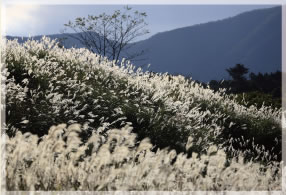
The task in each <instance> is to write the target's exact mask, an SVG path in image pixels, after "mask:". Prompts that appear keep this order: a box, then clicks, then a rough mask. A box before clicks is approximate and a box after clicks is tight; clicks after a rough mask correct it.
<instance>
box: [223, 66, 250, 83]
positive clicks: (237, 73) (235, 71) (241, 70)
mask: <svg viewBox="0 0 286 195" xmlns="http://www.w3.org/2000/svg"><path fill="white" fill-rule="evenodd" d="M226 71H227V72H228V74H229V75H230V76H231V77H232V80H234V81H242V80H246V77H245V74H247V73H248V68H246V67H244V65H243V64H236V65H235V67H233V68H228V69H226Z"/></svg>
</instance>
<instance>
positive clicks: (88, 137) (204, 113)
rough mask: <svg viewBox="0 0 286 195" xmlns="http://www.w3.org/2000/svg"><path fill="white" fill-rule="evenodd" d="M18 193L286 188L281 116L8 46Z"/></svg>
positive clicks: (176, 84) (47, 47)
mask: <svg viewBox="0 0 286 195" xmlns="http://www.w3.org/2000/svg"><path fill="white" fill-rule="evenodd" d="M1 57H2V58H3V59H5V64H6V66H5V69H3V70H2V79H3V81H4V82H5V89H4V88H3V89H4V90H3V92H4V93H5V97H6V125H5V128H6V136H7V137H6V141H7V144H6V151H7V154H6V171H7V173H6V186H7V188H8V189H9V190H33V189H37V190H251V189H256V190H279V189H281V169H280V165H279V162H280V160H281V110H280V109H273V108H271V107H266V106H262V107H260V108H257V107H255V106H250V107H246V106H244V105H241V104H239V103H238V102H237V100H236V98H235V97H234V96H233V95H227V94H225V92H224V91H223V90H219V91H217V92H214V91H213V90H211V89H209V88H203V87H202V86H201V85H200V84H198V83H196V82H194V81H190V80H188V79H185V78H184V77H183V76H172V75H167V74H155V73H150V72H143V71H141V70H140V69H135V67H134V66H133V65H131V64H129V62H125V61H122V62H121V64H120V65H118V64H116V63H115V62H114V61H108V60H107V59H105V58H103V57H101V56H98V55H96V54H94V53H91V52H89V51H88V50H86V49H65V48H60V47H58V45H57V43H56V41H54V40H50V39H48V38H43V39H42V40H41V42H37V41H32V40H30V41H27V42H25V43H24V44H19V43H18V42H17V40H14V41H7V42H6V48H5V51H3V56H1Z"/></svg>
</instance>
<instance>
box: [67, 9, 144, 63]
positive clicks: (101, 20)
mask: <svg viewBox="0 0 286 195" xmlns="http://www.w3.org/2000/svg"><path fill="white" fill-rule="evenodd" d="M146 17H147V14H146V13H145V12H139V11H134V12H133V11H132V8H131V7H128V6H125V7H124V8H123V9H122V10H115V11H114V12H113V13H112V14H106V13H102V14H99V15H88V17H87V18H86V17H78V18H76V19H75V21H74V22H71V21H69V22H68V23H67V24H65V26H66V27H67V29H71V30H72V31H74V32H75V33H77V36H76V35H74V34H68V33H67V34H66V35H67V36H70V37H72V38H74V39H77V40H78V41H80V43H82V44H83V45H85V46H86V48H88V49H89V50H90V51H92V52H94V53H98V54H100V55H101V56H103V57H107V58H108V59H110V60H115V61H116V62H117V61H118V60H119V59H120V57H124V58H125V59H127V60H131V59H132V60H134V58H137V57H138V56H141V55H142V54H143V53H144V50H142V51H138V52H135V53H127V50H128V49H129V48H131V47H133V46H134V44H135V43H134V41H135V40H136V38H137V37H140V36H142V35H145V34H147V33H149V31H148V30H146V26H147V23H146V22H145V18H146ZM67 29H65V30H64V32H65V31H67ZM128 51H129V50H128ZM123 53H124V54H123Z"/></svg>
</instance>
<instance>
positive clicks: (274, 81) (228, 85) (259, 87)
mask: <svg viewBox="0 0 286 195" xmlns="http://www.w3.org/2000/svg"><path fill="white" fill-rule="evenodd" d="M226 71H227V72H228V74H229V75H230V77H231V79H230V80H220V81H217V80H211V81H210V82H209V86H210V88H211V89H213V90H215V91H217V90H218V89H219V88H225V89H226V93H228V94H231V93H232V94H237V100H238V101H240V102H241V103H242V104H245V105H246V106H250V105H253V104H256V105H257V106H258V107H261V106H262V105H263V104H264V105H266V106H272V107H275V108H280V107H281V105H282V102H281V101H282V98H281V97H282V73H281V71H276V72H272V73H264V74H262V73H257V74H255V73H253V72H251V73H250V74H249V76H248V77H247V74H248V72H249V69H248V68H246V67H245V66H244V65H243V64H236V65H235V66H234V67H232V68H228V69H226Z"/></svg>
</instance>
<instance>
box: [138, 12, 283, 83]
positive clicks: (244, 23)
mask: <svg viewBox="0 0 286 195" xmlns="http://www.w3.org/2000/svg"><path fill="white" fill-rule="evenodd" d="M142 48H148V54H147V55H145V56H144V57H145V58H147V59H148V61H147V60H146V61H144V63H147V62H149V63H151V70H153V71H156V72H166V71H167V72H170V73H181V74H184V75H189V74H190V75H192V76H193V78H194V79H199V80H204V81H208V80H210V79H221V78H223V77H225V76H226V72H225V69H226V68H228V67H231V66H233V65H235V64H236V63H243V64H245V65H246V66H247V67H249V68H250V71H253V72H271V71H275V70H278V69H281V8H280V7H275V8H270V9H264V10H255V11H251V12H247V13H243V14H240V15H238V16H235V17H232V18H228V19H224V20H220V21H215V22H209V23H206V24H200V25H195V26H191V27H185V28H180V29H176V30H172V31H168V32H163V33H159V34H157V35H155V36H153V37H151V38H150V39H147V40H145V41H141V42H140V43H138V44H137V46H136V49H137V50H139V49H142Z"/></svg>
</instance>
